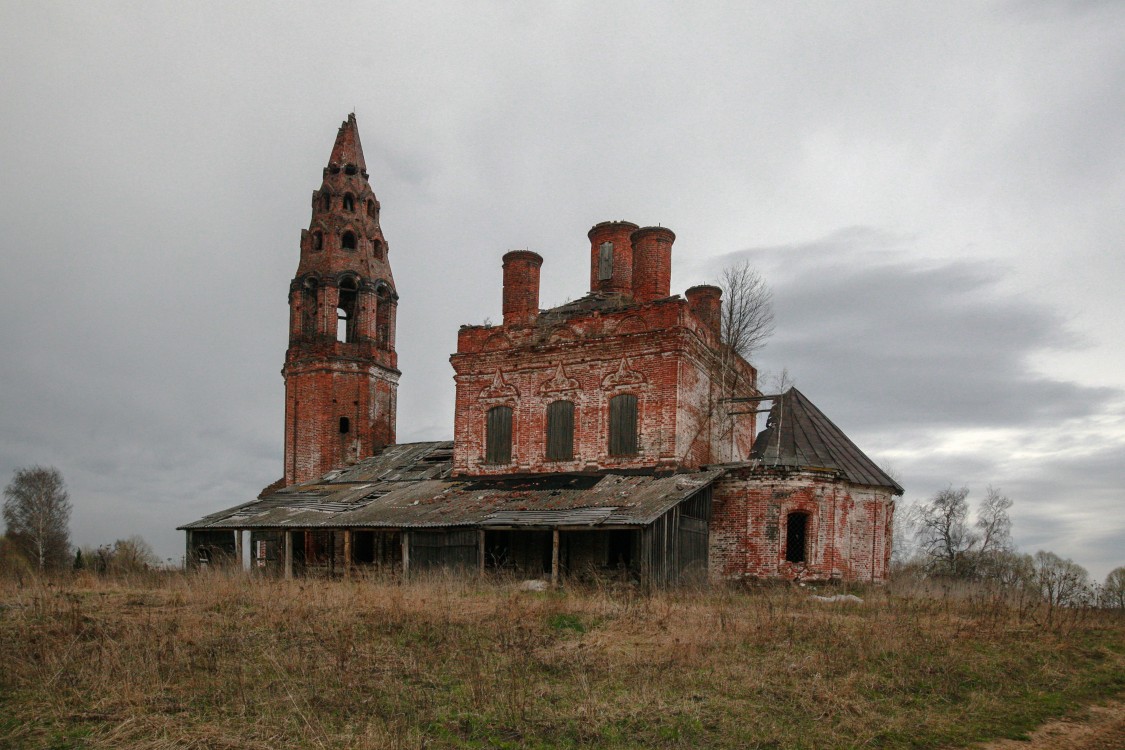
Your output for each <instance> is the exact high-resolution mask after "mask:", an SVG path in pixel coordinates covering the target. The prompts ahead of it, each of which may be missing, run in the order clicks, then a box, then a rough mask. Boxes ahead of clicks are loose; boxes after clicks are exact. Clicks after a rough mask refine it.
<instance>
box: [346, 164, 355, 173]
mask: <svg viewBox="0 0 1125 750" xmlns="http://www.w3.org/2000/svg"><path fill="white" fill-rule="evenodd" d="M357 171H359V170H358V169H357V168H356V166H355V165H354V164H349V165H347V166H346V167H344V174H355V173H356V172H357Z"/></svg>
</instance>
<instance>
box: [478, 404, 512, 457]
mask: <svg viewBox="0 0 1125 750" xmlns="http://www.w3.org/2000/svg"><path fill="white" fill-rule="evenodd" d="M485 433H486V434H485V449H484V460H485V463H490V464H510V463H511V462H512V407H510V406H494V407H492V408H491V409H489V410H488V421H487V424H486V425H485Z"/></svg>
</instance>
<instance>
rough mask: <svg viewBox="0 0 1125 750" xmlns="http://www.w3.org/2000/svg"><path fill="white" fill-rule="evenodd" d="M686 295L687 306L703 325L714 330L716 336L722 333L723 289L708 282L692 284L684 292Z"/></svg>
mask: <svg viewBox="0 0 1125 750" xmlns="http://www.w3.org/2000/svg"><path fill="white" fill-rule="evenodd" d="M684 295H685V296H686V297H687V301H688V307H689V308H691V311H692V312H693V313H695V317H697V318H699V319H700V320H701V321H702V322H703V324H704V325H706V326H707V327H708V328H710V329H711V330H712V331H714V332H715V335H716V336H721V335H722V328H723V300H722V297H723V290H722V289H720V288H719V287H717V286H711V285H710V284H701V285H700V286H693V287H692V288H691V289H688V290H687V291H686V292H684Z"/></svg>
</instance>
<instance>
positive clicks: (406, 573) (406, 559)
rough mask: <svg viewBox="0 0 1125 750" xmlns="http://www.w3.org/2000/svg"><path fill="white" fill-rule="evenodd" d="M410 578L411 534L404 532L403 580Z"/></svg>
mask: <svg viewBox="0 0 1125 750" xmlns="http://www.w3.org/2000/svg"><path fill="white" fill-rule="evenodd" d="M409 578H410V532H409V531H403V532H402V580H404V581H406V580H408V579H409Z"/></svg>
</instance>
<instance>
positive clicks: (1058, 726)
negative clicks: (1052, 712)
mask: <svg viewBox="0 0 1125 750" xmlns="http://www.w3.org/2000/svg"><path fill="white" fill-rule="evenodd" d="M978 747H979V750H1122V748H1125V702H1123V701H1114V702H1112V703H1108V704H1106V705H1104V706H1094V707H1092V708H1090V709H1089V711H1088V713H1087V714H1086V715H1085V716H1083V717H1080V718H1076V719H1063V720H1060V721H1050V722H1047V723H1046V724H1044V725H1043V726H1041V727H1039V728H1038V729H1036V730H1035V731H1034V732H1032V734H1031V740H1030V741H1020V740H998V741H996V742H990V743H988V744H987V745H980V746H978Z"/></svg>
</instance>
